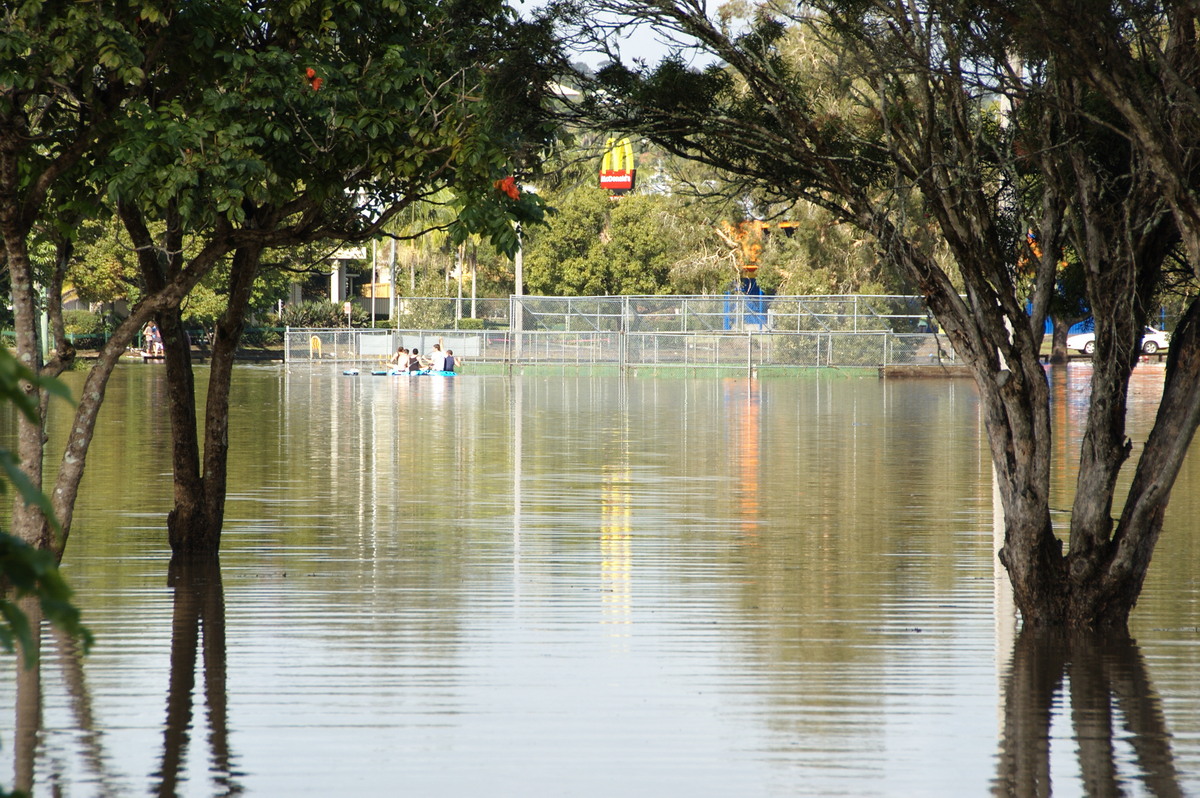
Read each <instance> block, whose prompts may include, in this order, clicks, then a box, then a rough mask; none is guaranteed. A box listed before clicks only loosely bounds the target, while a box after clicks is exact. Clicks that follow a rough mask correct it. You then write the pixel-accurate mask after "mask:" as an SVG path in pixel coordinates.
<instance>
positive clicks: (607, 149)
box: [600, 138, 637, 191]
mask: <svg viewBox="0 0 1200 798" xmlns="http://www.w3.org/2000/svg"><path fill="white" fill-rule="evenodd" d="M636 176H637V170H636V169H635V168H634V165H633V145H632V144H630V143H629V139H627V138H625V139H621V140H620V141H617V140H616V139H613V138H610V139H608V140H607V141H606V142H605V143H604V157H603V158H602V159H601V160H600V188H606V189H608V190H610V191H629V190H630V189H632V188H633V184H634V180H635V179H636Z"/></svg>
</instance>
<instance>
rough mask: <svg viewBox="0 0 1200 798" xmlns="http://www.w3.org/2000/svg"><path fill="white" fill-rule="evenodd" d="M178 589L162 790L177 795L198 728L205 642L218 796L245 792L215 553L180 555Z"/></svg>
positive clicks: (172, 578)
mask: <svg viewBox="0 0 1200 798" xmlns="http://www.w3.org/2000/svg"><path fill="white" fill-rule="evenodd" d="M167 581H168V584H169V585H170V586H171V587H172V588H173V589H174V591H175V606H174V616H173V617H172V621H171V679H170V686H169V688H168V691H167V723H166V727H165V729H164V732H163V756H162V767H161V768H160V769H159V771H158V772H157V773H155V774H154V778H155V782H156V790H155V792H156V794H157V795H159V796H174V795H176V794H177V792H178V784H179V778H180V771H181V770H182V768H183V764H184V762H185V758H186V755H187V748H188V740H189V737H190V734H191V728H192V691H193V688H194V687H195V684H196V649H197V646H198V645H199V643H200V640H201V639H202V640H203V651H204V662H203V664H204V700H205V703H206V704H207V707H208V725H209V737H208V740H209V747H210V755H211V762H210V770H209V772H210V773H211V774H212V777H213V779H214V781H215V782H216V785H215V786H216V788H217V789H216V791H215V792H214V794H216V795H238V794H240V793H241V792H242V788H241V786H240V785H239V784H238V783H237V779H236V776H237V774H236V773H235V772H234V771H233V769H232V761H233V757H232V755H231V754H230V751H229V726H228V695H227V693H226V690H225V675H226V673H225V591H224V587H223V586H222V583H221V566H220V562H219V561H218V560H217V558H215V557H203V558H186V557H175V558H173V559H172V560H171V565H170V568H169V570H168V572H167Z"/></svg>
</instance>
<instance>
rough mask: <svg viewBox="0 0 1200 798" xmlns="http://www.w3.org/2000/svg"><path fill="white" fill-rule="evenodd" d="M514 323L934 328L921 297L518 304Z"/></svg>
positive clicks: (534, 300)
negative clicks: (516, 321)
mask: <svg viewBox="0 0 1200 798" xmlns="http://www.w3.org/2000/svg"><path fill="white" fill-rule="evenodd" d="M510 302H511V304H512V309H511V311H510V313H509V318H510V319H519V320H520V322H521V323H520V325H512V326H514V327H516V326H519V327H520V329H522V330H525V331H552V332H581V331H597V332H599V331H610V332H626V333H636V332H678V333H705V332H708V333H712V332H728V331H763V332H765V331H780V330H786V331H789V332H871V331H873V332H884V331H887V332H914V333H915V332H922V331H927V330H929V329H931V328H932V326H933V324H932V321H931V319H930V315H929V311H928V309H927V308H926V305H925V301H924V299H922V298H921V297H910V296H855V295H848V296H751V295H745V294H729V295H723V296H613V297H528V296H526V297H512V298H511V299H510Z"/></svg>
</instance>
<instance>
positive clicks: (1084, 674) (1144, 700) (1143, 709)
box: [994, 629, 1183, 797]
mask: <svg viewBox="0 0 1200 798" xmlns="http://www.w3.org/2000/svg"><path fill="white" fill-rule="evenodd" d="M1064 689H1065V690H1066V696H1065V697H1064V699H1062V700H1061V701H1060V703H1063V704H1069V706H1070V720H1071V727H1072V729H1073V730H1074V735H1073V739H1074V742H1075V750H1076V755H1077V757H1078V760H1079V762H1078V764H1079V774H1080V781H1081V782H1082V784H1083V787H1084V794H1086V795H1125V794H1127V793H1129V792H1130V789H1129V787H1130V783H1131V782H1132V781H1137V782H1139V783H1140V788H1139V789H1135V790H1133V791H1134V792H1140V791H1141V790H1145V791H1146V792H1147V793H1148V794H1150V795H1157V796H1178V795H1183V791H1182V789H1181V788H1180V786H1179V779H1178V774H1177V773H1176V770H1175V762H1174V758H1173V756H1172V753H1171V743H1170V735H1169V734H1168V733H1167V727H1166V721H1165V719H1164V717H1163V713H1162V706H1161V704H1160V701H1159V698H1158V696H1157V695H1156V694H1155V693H1154V690H1153V688H1152V687H1151V685H1150V679H1149V677H1148V675H1147V673H1146V666H1145V663H1144V662H1143V660H1142V655H1141V652H1140V650H1139V649H1138V646H1137V643H1136V642H1135V641H1134V640H1133V638H1131V637H1129V636H1128V635H1127V634H1103V635H1099V634H1087V633H1082V632H1063V631H1051V630H1042V629H1023V630H1022V631H1021V633H1020V634H1019V636H1018V637H1017V642H1016V645H1015V646H1014V647H1013V658H1012V664H1011V669H1010V672H1009V674H1008V679H1007V683H1006V685H1005V691H1004V695H1005V699H1004V701H1005V706H1004V734H1003V736H1002V738H1001V743H1000V753H999V757H998V760H999V764H998V769H999V771H998V775H997V778H996V785H995V790H994V793H995V794H996V795H1013V796H1022V797H1024V796H1033V795H1038V796H1049V795H1051V794H1052V786H1051V783H1050V761H1051V758H1050V744H1051V730H1050V727H1051V721H1052V720H1053V719H1054V714H1055V706H1054V703H1055V697H1056V696H1057V695H1059V692H1060V690H1064ZM1118 719H1119V720H1120V722H1121V728H1122V731H1121V732H1117V731H1116V730H1115V729H1114V723H1115V722H1116V721H1117V720H1118ZM1118 742H1122V743H1124V744H1125V745H1126V746H1128V747H1129V748H1131V749H1132V751H1133V756H1134V759H1135V760H1136V765H1137V768H1138V770H1139V771H1140V774H1139V775H1132V774H1129V773H1123V772H1122V769H1121V767H1120V765H1121V762H1120V761H1119V759H1118V753H1117V743H1118Z"/></svg>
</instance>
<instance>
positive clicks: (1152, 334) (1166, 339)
mask: <svg viewBox="0 0 1200 798" xmlns="http://www.w3.org/2000/svg"><path fill="white" fill-rule="evenodd" d="M1170 343H1171V334H1170V333H1169V332H1166V331H1164V330H1160V329H1158V328H1156V327H1151V326H1150V325H1146V329H1145V330H1143V331H1142V353H1143V354H1147V355H1153V354H1154V353H1155V352H1157V351H1158V350H1160V349H1166V348H1167V347H1168V346H1169V345H1170ZM1067 349H1074V350H1075V351H1077V352H1083V353H1084V354H1085V355H1091V354H1095V352H1096V333H1094V332H1085V333H1078V334H1076V335H1071V336H1068V337H1067Z"/></svg>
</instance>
